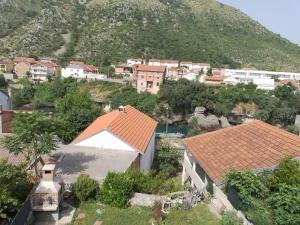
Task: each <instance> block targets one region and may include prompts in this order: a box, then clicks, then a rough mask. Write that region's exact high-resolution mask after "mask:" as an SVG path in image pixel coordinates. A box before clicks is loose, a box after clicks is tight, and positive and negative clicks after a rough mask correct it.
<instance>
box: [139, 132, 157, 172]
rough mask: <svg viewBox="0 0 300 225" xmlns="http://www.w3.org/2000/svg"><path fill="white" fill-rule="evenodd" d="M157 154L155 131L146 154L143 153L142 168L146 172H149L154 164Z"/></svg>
mask: <svg viewBox="0 0 300 225" xmlns="http://www.w3.org/2000/svg"><path fill="white" fill-rule="evenodd" d="M154 154H155V133H153V135H152V137H151V140H150V142H149V145H148V147H147V149H146V152H145V154H144V155H141V161H140V169H141V170H142V171H144V172H148V171H149V170H150V168H151V166H152V162H153V159H154Z"/></svg>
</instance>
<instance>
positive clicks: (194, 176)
mask: <svg viewBox="0 0 300 225" xmlns="http://www.w3.org/2000/svg"><path fill="white" fill-rule="evenodd" d="M183 166H184V168H185V169H186V172H187V174H188V175H189V176H190V178H191V180H192V181H193V183H194V185H195V186H196V187H197V188H198V189H199V190H203V189H205V188H206V184H205V183H204V182H203V181H202V180H201V178H200V177H199V175H198V174H197V172H196V171H195V170H194V169H193V166H192V164H191V163H190V162H189V161H188V160H187V158H184V161H183Z"/></svg>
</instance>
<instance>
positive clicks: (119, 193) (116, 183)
mask: <svg viewBox="0 0 300 225" xmlns="http://www.w3.org/2000/svg"><path fill="white" fill-rule="evenodd" d="M132 194H133V182H132V180H131V179H130V178H129V177H128V176H127V174H126V173H114V172H110V173H108V174H107V176H106V178H105V180H104V182H103V184H102V186H101V191H100V200H101V201H102V202H103V203H105V204H108V205H110V206H114V207H119V208H126V207H128V204H129V202H128V200H129V199H130V197H131V196H132Z"/></svg>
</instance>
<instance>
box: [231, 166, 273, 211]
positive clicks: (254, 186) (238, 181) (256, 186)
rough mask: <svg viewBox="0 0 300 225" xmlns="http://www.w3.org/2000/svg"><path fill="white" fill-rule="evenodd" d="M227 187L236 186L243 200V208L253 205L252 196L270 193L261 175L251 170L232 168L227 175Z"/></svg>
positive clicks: (258, 196) (263, 195) (260, 196)
mask: <svg viewBox="0 0 300 225" xmlns="http://www.w3.org/2000/svg"><path fill="white" fill-rule="evenodd" d="M225 180H226V183H227V187H231V188H234V189H235V190H236V191H237V192H238V193H239V197H240V200H241V204H242V205H241V206H240V207H242V208H245V209H249V208H251V207H253V200H252V197H255V198H263V197H265V196H266V194H267V193H268V189H267V188H266V186H265V185H264V184H263V183H262V182H261V180H260V179H259V176H258V175H256V174H254V173H253V172H251V171H248V170H245V171H237V170H231V171H230V172H229V173H227V174H226V177H225Z"/></svg>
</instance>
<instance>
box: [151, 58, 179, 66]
mask: <svg viewBox="0 0 300 225" xmlns="http://www.w3.org/2000/svg"><path fill="white" fill-rule="evenodd" d="M148 64H149V66H165V67H167V68H177V67H178V66H179V61H178V60H172V59H169V60H168V59H150V60H149V62H148Z"/></svg>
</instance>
